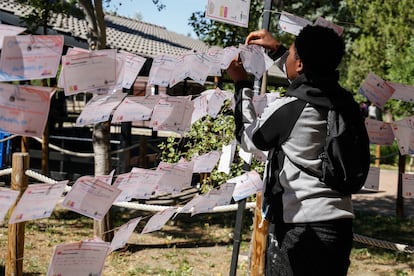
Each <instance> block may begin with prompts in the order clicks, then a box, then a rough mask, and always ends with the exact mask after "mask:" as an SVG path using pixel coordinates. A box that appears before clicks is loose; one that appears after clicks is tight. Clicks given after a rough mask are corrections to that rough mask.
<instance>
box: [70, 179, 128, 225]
mask: <svg viewBox="0 0 414 276" xmlns="http://www.w3.org/2000/svg"><path fill="white" fill-rule="evenodd" d="M120 193H121V190H120V189H118V188H116V187H113V186H110V185H108V184H107V183H105V182H102V181H100V180H98V179H96V178H94V177H92V176H83V177H80V178H78V179H77V180H76V182H75V184H73V186H72V189H71V190H70V192H69V193H68V194H67V195H66V197H65V199H64V201H63V203H62V206H63V207H65V208H67V209H69V210H72V211H74V212H77V213H79V214H81V215H84V216H87V217H90V218H93V219H96V220H101V219H102V218H103V217H104V216H105V215H106V213H107V212H108V210H109V208H111V206H112V203H113V202H114V201H115V199H116V198H117V197H118V195H119V194H120Z"/></svg>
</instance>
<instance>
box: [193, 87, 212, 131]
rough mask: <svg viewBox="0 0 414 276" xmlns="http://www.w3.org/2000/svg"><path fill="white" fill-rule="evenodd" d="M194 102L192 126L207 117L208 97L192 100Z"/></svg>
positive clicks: (204, 95)
mask: <svg viewBox="0 0 414 276" xmlns="http://www.w3.org/2000/svg"><path fill="white" fill-rule="evenodd" d="M192 102H193V106H194V109H193V113H192V114H191V124H194V123H195V122H197V121H198V120H200V119H201V118H203V117H204V116H206V115H207V105H208V101H207V95H206V94H201V95H199V96H198V97H196V98H195V99H193V100H192Z"/></svg>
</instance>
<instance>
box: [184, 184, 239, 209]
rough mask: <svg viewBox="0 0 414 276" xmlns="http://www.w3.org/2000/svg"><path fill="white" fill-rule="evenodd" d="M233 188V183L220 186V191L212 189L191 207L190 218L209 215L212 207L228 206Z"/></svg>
mask: <svg viewBox="0 0 414 276" xmlns="http://www.w3.org/2000/svg"><path fill="white" fill-rule="evenodd" d="M234 186H235V184H234V183H224V184H221V185H220V189H213V190H210V191H209V192H208V193H207V194H204V195H202V197H203V200H199V201H197V202H196V204H194V205H193V208H192V211H191V216H194V215H196V214H200V213H209V212H211V211H212V210H213V209H214V207H217V206H224V205H228V204H229V203H230V201H231V197H232V193H233V190H234Z"/></svg>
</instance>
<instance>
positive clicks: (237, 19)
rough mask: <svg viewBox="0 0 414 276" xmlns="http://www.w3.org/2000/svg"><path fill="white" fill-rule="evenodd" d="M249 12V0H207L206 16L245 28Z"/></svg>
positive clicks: (247, 23)
mask: <svg viewBox="0 0 414 276" xmlns="http://www.w3.org/2000/svg"><path fill="white" fill-rule="evenodd" d="M249 12H250V0H209V1H208V4H207V9H206V18H210V19H212V20H216V21H220V22H224V23H228V24H232V25H236V26H240V27H245V28H247V27H248V25H249Z"/></svg>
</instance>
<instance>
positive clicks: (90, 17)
mask: <svg viewBox="0 0 414 276" xmlns="http://www.w3.org/2000/svg"><path fill="white" fill-rule="evenodd" d="M79 3H80V4H81V6H82V7H83V10H84V12H85V15H86V21H87V22H88V43H89V49H90V50H100V49H105V48H106V26H105V14H104V12H103V7H102V0H93V2H92V0H79ZM92 136H93V137H92V143H93V150H94V153H95V175H106V174H108V173H109V171H110V169H111V156H110V150H111V146H110V143H109V141H110V136H111V133H110V123H109V122H104V123H99V124H96V125H95V126H94V129H93V134H92ZM93 229H94V234H95V235H96V236H97V237H100V238H101V239H102V240H104V241H107V242H110V241H111V240H112V238H113V232H112V231H110V230H111V229H112V227H111V219H110V212H108V213H107V214H106V215H105V217H104V218H103V219H102V220H101V221H97V220H95V221H94V227H93Z"/></svg>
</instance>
